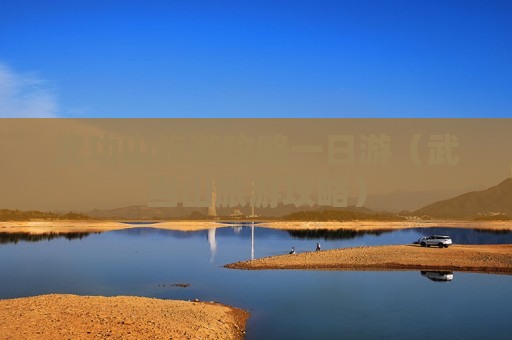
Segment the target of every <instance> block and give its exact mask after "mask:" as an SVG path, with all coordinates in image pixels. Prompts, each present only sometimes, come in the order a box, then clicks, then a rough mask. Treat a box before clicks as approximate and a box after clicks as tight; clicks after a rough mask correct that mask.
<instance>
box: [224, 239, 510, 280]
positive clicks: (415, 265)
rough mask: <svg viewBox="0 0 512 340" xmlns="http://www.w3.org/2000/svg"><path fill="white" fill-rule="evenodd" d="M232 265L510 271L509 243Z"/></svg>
mask: <svg viewBox="0 0 512 340" xmlns="http://www.w3.org/2000/svg"><path fill="white" fill-rule="evenodd" d="M226 267H227V268H234V269H304V270H431V271H463V272H480V273H492V274H512V245H509V244H507V245H452V246H450V247H449V248H443V249H440V248H437V247H430V248H423V247H421V246H419V245H400V246H379V247H357V248H344V249H334V250H327V251H320V252H306V253H301V254H296V255H280V256H272V257H266V258H262V259H257V260H253V261H243V262H236V263H232V264H229V265H226Z"/></svg>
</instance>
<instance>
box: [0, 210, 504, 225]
mask: <svg viewBox="0 0 512 340" xmlns="http://www.w3.org/2000/svg"><path fill="white" fill-rule="evenodd" d="M350 208H351V207H348V208H347V209H350ZM338 209H339V208H338ZM34 220H45V221H54V220H55V221H60V220H73V221H87V220H90V221H117V220H133V221H139V220H140V221H183V220H191V221H218V220H229V221H289V222H299V221H308V222H351V221H374V222H379V221H382V222H407V221H429V220H453V221H481V222H486V221H511V220H512V216H510V215H508V214H504V213H500V214H489V215H478V216H468V217H466V218H443V219H439V218H435V217H432V216H428V215H423V216H418V215H415V214H412V213H410V212H407V213H389V212H375V213H364V212H358V211H353V210H321V211H297V212H293V213H290V214H287V215H284V216H258V217H257V218H254V219H249V218H246V217H245V216H218V217H216V218H212V217H208V216H207V215H205V214H203V213H201V212H199V211H194V212H192V213H191V214H190V215H188V216H153V217H146V216H143V217H136V218H134V217H126V216H125V217H123V216H110V217H105V218H95V217H91V216H89V215H87V214H84V213H78V212H73V211H69V212H68V213H55V212H43V211H39V210H27V211H22V210H18V209H14V210H11V209H0V221H1V222H8V221H34Z"/></svg>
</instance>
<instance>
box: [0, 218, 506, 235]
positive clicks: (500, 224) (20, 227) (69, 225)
mask: <svg viewBox="0 0 512 340" xmlns="http://www.w3.org/2000/svg"><path fill="white" fill-rule="evenodd" d="M219 222H221V221H162V222H158V223H154V224H138V225H130V224H125V223H121V222H117V221H101V220H90V221H21V222H20V221H8V222H1V221H0V233H1V232H5V233H17V232H25V233H31V234H45V233H70V232H103V231H110V230H119V229H129V228H160V229H167V230H181V231H197V230H205V229H211V228H222V227H228V226H229V225H223V224H222V223H219ZM257 226H258V227H264V228H273V229H281V230H314V229H327V230H354V231H371V230H400V229H409V228H430V227H439V226H442V227H447V228H466V229H483V230H511V231H512V221H496V222H474V221H459V222H457V221H422V222H375V221H353V222H283V221H262V223H261V224H258V225H257Z"/></svg>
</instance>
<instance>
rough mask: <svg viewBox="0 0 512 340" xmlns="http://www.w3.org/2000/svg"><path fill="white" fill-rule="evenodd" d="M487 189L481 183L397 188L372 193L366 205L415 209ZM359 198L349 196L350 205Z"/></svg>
mask: <svg viewBox="0 0 512 340" xmlns="http://www.w3.org/2000/svg"><path fill="white" fill-rule="evenodd" d="M483 189H486V188H485V186H483V185H479V186H475V187H472V188H466V189H446V190H424V191H412V190H396V191H392V192H389V193H386V194H370V195H368V196H367V197H366V200H365V202H364V206H365V207H367V208H370V209H372V210H374V211H389V212H394V213H397V212H401V211H403V210H408V211H415V210H418V209H420V208H422V207H424V206H426V205H428V204H431V203H434V202H437V201H440V200H446V199H449V198H452V197H455V196H458V195H461V194H464V193H466V192H469V191H477V190H483ZM356 202H357V198H352V197H351V198H349V201H348V203H349V205H355V204H356Z"/></svg>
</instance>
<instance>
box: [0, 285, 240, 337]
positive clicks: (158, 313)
mask: <svg viewBox="0 0 512 340" xmlns="http://www.w3.org/2000/svg"><path fill="white" fill-rule="evenodd" d="M247 317H248V313H247V312H245V311H242V310H240V309H237V308H232V307H228V306H224V305H221V304H216V303H206V302H187V301H176V300H159V299H151V298H142V297H130V296H118V297H100V296H77V295H41V296H36V297H29V298H20V299H9V300H0V330H1V331H0V338H2V339H97V338H102V339H105V338H108V339H148V338H151V339H243V338H244V334H245V322H246V319H247Z"/></svg>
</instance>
